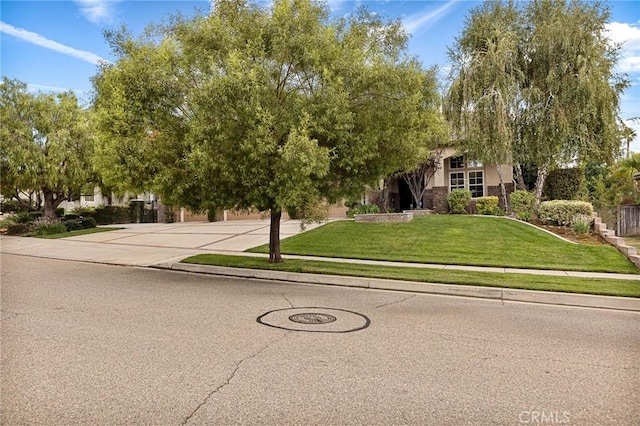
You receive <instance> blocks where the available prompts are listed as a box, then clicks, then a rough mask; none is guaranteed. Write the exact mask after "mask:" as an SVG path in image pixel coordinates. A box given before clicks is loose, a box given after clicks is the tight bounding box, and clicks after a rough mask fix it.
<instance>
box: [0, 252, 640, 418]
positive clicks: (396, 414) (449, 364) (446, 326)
mask: <svg viewBox="0 0 640 426" xmlns="http://www.w3.org/2000/svg"><path fill="white" fill-rule="evenodd" d="M1 279H2V281H1V284H2V287H1V310H2V323H1V337H2V341H1V360H2V371H1V383H0V385H1V391H0V396H1V398H2V399H1V401H0V403H1V404H0V407H1V414H0V423H1V424H2V425H22V424H43V425H76V424H77V425H89V424H91V425H93V424H99V425H112V424H113V425H155V424H157V425H182V424H187V425H205V424H206V425H227V424H250V425H256V424H264V425H275V424H278V425H286V424H300V425H314V424H323V425H326V424H332V425H343V424H362V425H397V424H416V425H465V424H469V425H489V424H493V425H496V424H505V425H511V424H515V425H517V424H572V425H573V424H575V425H603V424H611V425H637V424H638V419H640V327H639V326H640V314H638V313H631V312H622V311H607V310H597V309H586V308H567V307H558V306H546V305H534V304H523V303H507V304H502V303H500V302H499V301H487V300H480V299H470V298H461V297H450V296H434V295H418V294H411V293H398V292H390V291H376V290H363V289H350V288H331V287H324V286H314V285H300V284H294V283H279V282H268V281H259V280H240V279H231V278H229V279H225V278H219V277H211V276H201V275H194V274H187V273H180V272H171V271H161V270H152V269H145V268H137V267H118V266H106V265H97V264H88V263H74V262H68V261H59V260H46V259H35V258H29V257H22V256H14V255H3V256H2V275H1ZM305 314H314V315H305ZM290 317H291V318H292V319H295V320H298V321H303V322H302V323H299V322H293V321H292V320H291V319H290ZM258 319H259V321H258ZM322 320H324V321H330V322H328V323H326V324H314V323H313V322H315V321H322ZM305 321H306V322H312V323H311V324H308V323H305ZM291 329H293V330H295V331H293V330H291ZM350 330H355V331H350Z"/></svg>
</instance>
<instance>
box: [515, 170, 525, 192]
mask: <svg viewBox="0 0 640 426" xmlns="http://www.w3.org/2000/svg"><path fill="white" fill-rule="evenodd" d="M515 169H516V182H517V184H518V189H519V190H520V191H526V190H527V184H526V183H525V181H524V174H522V166H521V165H520V164H516V166H515Z"/></svg>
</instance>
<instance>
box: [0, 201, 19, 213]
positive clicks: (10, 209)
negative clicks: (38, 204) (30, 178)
mask: <svg viewBox="0 0 640 426" xmlns="http://www.w3.org/2000/svg"><path fill="white" fill-rule="evenodd" d="M19 211H20V203H18V200H4V201H2V203H1V204H0V212H2V213H18V212H19Z"/></svg>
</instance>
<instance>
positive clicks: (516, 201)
mask: <svg viewBox="0 0 640 426" xmlns="http://www.w3.org/2000/svg"><path fill="white" fill-rule="evenodd" d="M535 201H536V199H535V196H534V195H533V193H531V192H529V191H513V192H512V193H511V194H509V202H510V203H511V211H512V212H513V213H515V215H516V218H517V219H519V220H524V221H525V222H528V221H530V220H531V219H533V212H534V205H535Z"/></svg>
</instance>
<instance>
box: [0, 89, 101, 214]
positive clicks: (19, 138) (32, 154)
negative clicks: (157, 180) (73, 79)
mask: <svg viewBox="0 0 640 426" xmlns="http://www.w3.org/2000/svg"><path fill="white" fill-rule="evenodd" d="M88 114H89V113H88V112H87V111H86V110H85V109H83V108H82V107H81V106H80V105H79V104H78V99H77V98H76V96H75V95H74V94H73V93H72V92H65V93H59V94H57V95H53V94H42V93H40V94H32V93H30V92H29V91H28V90H27V85H26V84H24V83H22V82H20V81H17V80H10V79H7V78H4V79H3V81H2V83H0V137H1V140H2V145H1V148H0V161H1V166H0V167H1V185H2V196H3V197H5V198H16V199H18V200H19V199H21V198H22V197H23V193H31V192H37V193H38V194H39V195H42V197H43V201H44V214H45V216H46V217H49V218H55V217H56V212H55V209H56V208H57V207H58V206H59V205H60V203H62V201H64V200H65V199H67V198H68V197H70V196H73V195H80V194H81V193H82V191H83V190H85V189H91V190H92V191H93V184H94V183H95V182H96V179H95V174H94V172H93V167H92V163H91V160H92V156H93V139H92V132H91V125H90V120H89V116H88Z"/></svg>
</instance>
